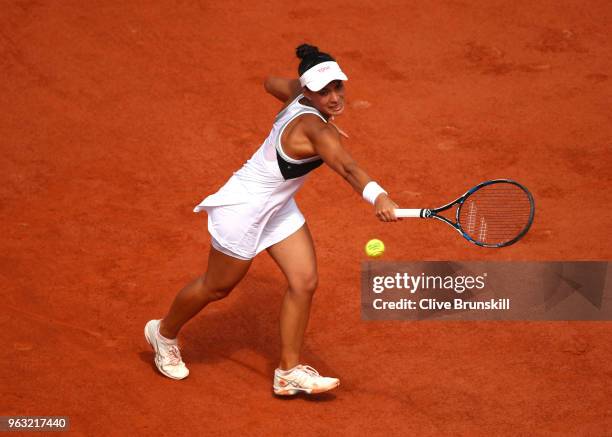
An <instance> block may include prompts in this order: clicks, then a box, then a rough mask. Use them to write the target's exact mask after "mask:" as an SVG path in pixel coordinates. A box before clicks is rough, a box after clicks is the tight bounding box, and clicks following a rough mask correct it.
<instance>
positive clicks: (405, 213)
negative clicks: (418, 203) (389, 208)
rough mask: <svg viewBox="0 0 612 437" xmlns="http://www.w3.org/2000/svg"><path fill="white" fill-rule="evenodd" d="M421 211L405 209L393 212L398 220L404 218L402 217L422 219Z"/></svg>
mask: <svg viewBox="0 0 612 437" xmlns="http://www.w3.org/2000/svg"><path fill="white" fill-rule="evenodd" d="M423 211H425V210H424V209H405V208H398V209H396V210H395V216H396V217H398V218H404V217H418V218H421V217H424V216H423Z"/></svg>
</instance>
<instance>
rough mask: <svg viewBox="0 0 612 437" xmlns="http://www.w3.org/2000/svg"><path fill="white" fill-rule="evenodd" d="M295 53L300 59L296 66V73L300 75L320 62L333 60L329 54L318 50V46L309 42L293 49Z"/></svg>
mask: <svg viewBox="0 0 612 437" xmlns="http://www.w3.org/2000/svg"><path fill="white" fill-rule="evenodd" d="M295 54H296V56H297V57H298V58H300V59H301V60H302V61H301V62H300V65H299V67H298V74H299V75H300V76H301V75H302V74H304V72H305V71H307V70H308V69H310V68H312V67H314V66H315V65H317V64H320V63H321V62H329V61H335V59H334V58H332V57H331V55H329V54H327V53H323V52H320V51H319V48H318V47H315V46H311V45H310V44H302V45H300V46H299V47H297V48H296V49H295Z"/></svg>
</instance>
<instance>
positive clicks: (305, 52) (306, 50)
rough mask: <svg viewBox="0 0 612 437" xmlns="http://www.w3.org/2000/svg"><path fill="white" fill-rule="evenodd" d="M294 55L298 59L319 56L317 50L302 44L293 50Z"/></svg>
mask: <svg viewBox="0 0 612 437" xmlns="http://www.w3.org/2000/svg"><path fill="white" fill-rule="evenodd" d="M295 54H296V55H297V57H298V58H300V59H304V58H307V57H309V56H313V55H317V54H319V48H318V47H315V46H311V45H310V44H302V45H301V46H299V47H298V48H296V49H295Z"/></svg>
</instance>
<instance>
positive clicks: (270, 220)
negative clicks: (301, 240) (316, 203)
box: [195, 198, 306, 260]
mask: <svg viewBox="0 0 612 437" xmlns="http://www.w3.org/2000/svg"><path fill="white" fill-rule="evenodd" d="M203 209H204V210H206V212H207V213H208V232H210V235H211V237H212V246H213V247H214V248H215V249H217V250H218V251H220V252H222V253H225V254H226V255H229V256H232V257H234V258H238V259H242V260H249V259H252V258H254V257H255V256H256V255H257V254H258V253H259V252H261V251H263V250H265V249H267V248H268V247H270V246H272V245H273V244H276V243H278V242H280V241H283V240H284V239H285V238H287V237H289V236H290V235H292V234H293V233H295V232H297V231H298V230H299V229H300V228H301V227H302V226H303V225H304V222H305V221H306V220H305V219H304V216H303V215H302V213H301V212H300V210H299V208H298V206H297V204H296V203H295V200H294V199H293V198H291V199H289V200H288V201H287V202H286V203H285V204H283V205H280V206H277V207H275V208H272V209H266V208H265V205H261V203H259V202H252V201H251V202H244V203H236V204H232V205H218V206H209V205H206V202H205V201H204V202H202V203H201V204H200V205H198V206H197V207H196V209H195V211H196V212H199V211H201V210H203Z"/></svg>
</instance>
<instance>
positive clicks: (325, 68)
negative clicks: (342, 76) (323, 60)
mask: <svg viewBox="0 0 612 437" xmlns="http://www.w3.org/2000/svg"><path fill="white" fill-rule="evenodd" d="M330 68H331V67H330V66H329V65H326V66H325V67H321V68H319V69H318V70H317V71H318V72H319V73H323V72H324V71H325V70H329V69H330Z"/></svg>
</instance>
